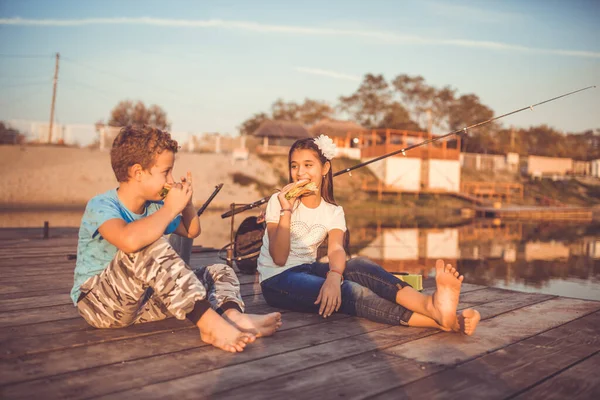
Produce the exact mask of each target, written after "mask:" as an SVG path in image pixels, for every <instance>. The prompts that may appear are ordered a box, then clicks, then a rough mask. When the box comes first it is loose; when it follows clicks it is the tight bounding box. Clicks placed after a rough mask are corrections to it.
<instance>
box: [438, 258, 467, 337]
mask: <svg viewBox="0 0 600 400" xmlns="http://www.w3.org/2000/svg"><path fill="white" fill-rule="evenodd" d="M463 279H464V276H462V275H460V276H459V273H458V271H456V269H454V268H453V267H452V266H451V265H450V264H448V265H446V266H444V261H443V260H437V261H436V263H435V284H436V290H435V293H434V294H433V307H434V308H435V310H436V311H437V314H438V318H434V319H436V322H437V323H438V324H440V325H441V326H442V327H443V328H445V329H449V330H452V329H453V328H454V327H455V325H456V307H457V306H458V298H459V296H460V287H461V285H462V281H463Z"/></svg>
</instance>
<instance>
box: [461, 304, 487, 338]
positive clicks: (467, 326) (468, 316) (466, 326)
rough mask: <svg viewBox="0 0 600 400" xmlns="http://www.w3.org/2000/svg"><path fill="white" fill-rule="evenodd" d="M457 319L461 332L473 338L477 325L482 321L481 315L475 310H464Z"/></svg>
mask: <svg viewBox="0 0 600 400" xmlns="http://www.w3.org/2000/svg"><path fill="white" fill-rule="evenodd" d="M456 318H457V319H458V325H459V327H460V328H459V331H460V332H462V333H464V334H465V335H469V336H471V335H472V334H473V333H475V329H476V328H477V324H479V320H480V319H481V314H479V311H477V310H475V309H473V308H467V309H466V310H463V311H462V313H460V314H457V316H456Z"/></svg>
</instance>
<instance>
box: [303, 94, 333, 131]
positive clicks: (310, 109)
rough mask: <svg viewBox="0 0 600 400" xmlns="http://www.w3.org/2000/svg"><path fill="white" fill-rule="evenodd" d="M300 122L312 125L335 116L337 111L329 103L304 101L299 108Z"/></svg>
mask: <svg viewBox="0 0 600 400" xmlns="http://www.w3.org/2000/svg"><path fill="white" fill-rule="evenodd" d="M299 114H300V115H299V118H298V119H299V120H300V121H302V122H304V123H305V124H307V125H312V124H314V123H316V122H318V121H320V120H322V119H324V118H332V117H334V116H335V110H334V109H333V107H331V106H330V105H329V104H328V103H326V102H324V101H319V100H311V99H304V103H302V104H301V105H300V107H299Z"/></svg>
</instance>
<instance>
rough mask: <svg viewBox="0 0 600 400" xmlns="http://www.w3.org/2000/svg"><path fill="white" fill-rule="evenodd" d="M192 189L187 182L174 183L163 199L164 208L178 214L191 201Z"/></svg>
mask: <svg viewBox="0 0 600 400" xmlns="http://www.w3.org/2000/svg"><path fill="white" fill-rule="evenodd" d="M192 192H193V191H192V188H191V184H189V183H188V182H183V183H174V184H173V185H172V186H171V189H170V190H169V193H168V194H167V196H166V197H165V205H164V207H166V208H168V209H170V210H172V211H173V213H175V214H180V213H181V212H182V211H183V209H184V208H185V207H186V206H187V205H188V203H190V201H191V200H192Z"/></svg>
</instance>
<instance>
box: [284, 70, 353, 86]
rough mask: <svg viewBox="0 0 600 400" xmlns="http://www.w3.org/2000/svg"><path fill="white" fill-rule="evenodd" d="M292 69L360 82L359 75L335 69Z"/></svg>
mask: <svg viewBox="0 0 600 400" xmlns="http://www.w3.org/2000/svg"><path fill="white" fill-rule="evenodd" d="M294 69H295V70H296V71H298V72H304V73H306V74H312V75H322V76H328V77H330V78H335V79H342V80H345V81H353V82H360V79H361V78H360V76H356V75H348V74H343V73H340V72H335V71H328V70H326V69H318V68H307V67H296V68H294Z"/></svg>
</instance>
